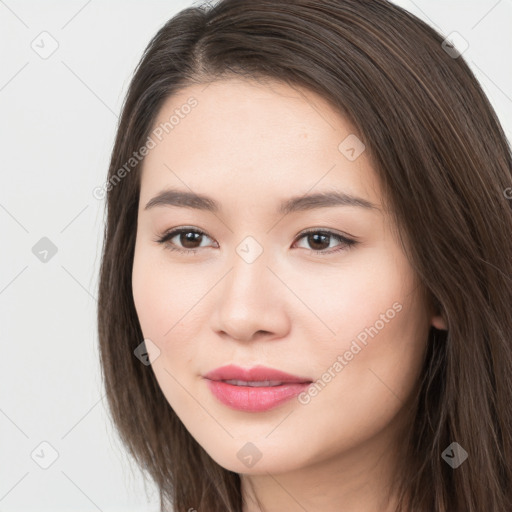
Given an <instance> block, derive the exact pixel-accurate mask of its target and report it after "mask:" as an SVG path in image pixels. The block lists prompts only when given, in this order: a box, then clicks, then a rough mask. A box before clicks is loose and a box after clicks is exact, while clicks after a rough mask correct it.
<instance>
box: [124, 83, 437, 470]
mask: <svg viewBox="0 0 512 512" xmlns="http://www.w3.org/2000/svg"><path fill="white" fill-rule="evenodd" d="M172 116H174V117H172ZM166 123H167V124H166ZM151 137H152V142H150V143H148V148H149V149H148V154H147V156H146V158H145V161H144V166H143V172H142V176H141V189H140V203H139V212H138V224H137V240H136V247H135V259H134V265H133V296H134V301H135V306H136V310H137V314H138V318H139V321H140V325H141V328H142V332H143V334H144V338H145V339H146V340H150V341H146V347H147V349H148V353H149V358H150V360H151V361H152V363H151V364H152V369H153V371H154V374H155V376H156V379H157V381H158V383H159V385H160V387H161V389H162V391H163V393H164V395H165V397H166V398H167V400H168V402H169V404H170V405H171V406H172V408H173V409H174V411H175V412H176V414H177V415H178V416H179V418H180V419H181V421H182V422H183V424H184V425H185V427H186V428H187V429H188V431H189V432H190V434H191V435H192V436H193V437H194V438H195V439H196V440H197V442H198V443H199V444H200V445H202V446H203V447H204V449H205V450H206V451H207V452H208V453H209V454H210V456H211V457H212V458H213V459H214V460H215V461H216V462H217V463H219V464H220V465H221V466H223V467H225V468H227V469H229V470H231V471H235V472H237V473H246V474H251V473H252V474H258V473H263V472H272V473H278V472H284V471H292V470H296V469H299V468H303V467H306V466H309V465H312V464H317V463H321V462H322V461H325V460H328V459H329V460H332V459H333V457H334V458H336V457H342V456H343V454H346V453H349V450H350V451H351V452H353V449H354V448H358V447H361V448H363V447H364V446H365V445H367V444H368V443H369V442H370V440H371V442H374V441H375V440H376V439H379V438H382V439H384V433H386V432H388V433H389V431H390V429H392V427H393V425H395V424H396V420H397V418H399V417H400V412H402V411H403V410H404V407H405V405H404V404H405V403H406V401H407V399H408V397H410V395H411V393H412V391H413V387H414V386H415V384H416V382H417V379H418V376H419V372H420V368H421V364H422V357H423V354H424V350H425V345H426V340H427V335H428V329H429V325H430V324H432V323H434V324H435V323H436V322H437V325H439V319H437V318H436V317H433V316H432V314H431V313H430V312H429V310H428V308H427V306H426V304H425V302H424V299H423V298H422V297H423V296H422V295H421V287H420V286H419V283H418V281H417V280H416V276H415V274H414V273H413V271H412V268H411V266H410V264H409V262H408V261H407V259H406V258H405V256H404V253H403V252H402V249H401V247H400V244H399V243H398V242H397V240H395V238H394V237H393V234H392V228H393V226H392V224H391V218H390V216H389V215H388V214H387V213H386V212H385V211H384V209H383V203H382V201H383V198H382V197H381V189H380V186H379V183H378V180H377V175H376V173H375V171H374V169H373V168H372V166H371V164H370V161H369V158H368V156H367V153H366V152H365V151H364V146H363V145H362V142H361V141H360V140H359V139H358V138H357V136H356V135H355V134H354V131H353V128H352V127H351V126H350V125H349V124H348V123H347V122H346V121H345V120H344V119H343V118H341V117H340V116H339V115H338V114H336V113H335V112H334V111H333V110H332V109H331V108H330V107H329V105H328V104H327V103H326V102H325V101H324V100H323V99H322V98H320V97H319V96H317V95H315V94H313V93H311V92H308V91H305V90H303V89H299V88H292V87H289V86H287V85H284V84H278V83H272V85H267V86H263V85H261V84H260V83H253V82H249V81H244V80H236V79H233V80H224V81H219V82H214V83H211V84H209V85H207V86H205V85H194V86H190V87H188V88H186V89H184V90H182V91H181V92H180V93H179V94H176V95H174V96H172V97H170V98H169V99H168V100H167V102H166V103H165V104H164V106H163V108H162V109H161V111H160V114H159V116H158V119H157V121H156V123H155V125H154V130H153V133H152V135H151ZM165 190H173V191H175V192H180V193H182V194H190V195H194V194H197V195H200V196H207V197H208V198H210V200H209V201H208V200H207V201H202V200H201V201H200V200H199V199H193V198H185V196H181V200H180V197H179V196H177V195H176V194H174V195H172V194H169V195H168V197H167V202H166V200H165V198H164V199H163V200H162V201H153V205H152V206H151V205H150V206H148V207H147V205H148V203H149V202H150V201H151V200H152V199H153V198H155V197H156V196H158V195H159V194H161V193H162V192H163V191H165ZM322 193H324V194H334V193H336V194H339V196H338V199H335V198H334V196H325V197H324V200H322V198H321V197H320V196H316V195H317V194H322ZM343 194H345V195H346V197H345V200H344V201H343V200H342V198H343ZM309 196H312V197H311V198H310V199H308V197H309ZM348 196H353V197H357V198H359V199H358V201H356V200H348V199H347V197H348ZM340 198H341V199H340ZM213 204H215V205H216V207H217V208H216V209H214V208H213V207H212V205H213ZM371 205H373V207H372V206H371ZM286 206H287V208H283V207H286ZM178 228H184V233H182V234H181V235H180V234H179V233H175V234H172V233H171V236H169V237H168V238H167V241H166V242H165V243H159V242H157V241H156V240H157V239H159V238H162V237H163V236H164V235H165V234H166V233H168V232H170V231H171V230H175V229H178ZM306 231H311V233H305V232H306ZM187 233H188V234H187ZM337 236H341V237H343V238H337ZM345 239H348V240H349V241H354V243H352V242H347V241H346V240H345ZM172 249H175V250H172ZM180 249H181V250H187V249H188V250H189V251H190V250H194V249H195V252H188V253H184V252H179V250H180ZM140 341H142V340H140ZM141 364H142V363H141ZM231 364H232V365H237V366H239V367H242V368H245V369H247V368H252V367H254V366H265V367H270V368H272V369H276V370H281V371H283V372H286V373H288V374H292V375H294V376H298V377H301V378H302V380H303V381H304V380H305V381H309V382H312V384H309V387H308V384H302V385H301V384H299V385H297V384H295V385H290V384H287V385H286V384H283V385H281V386H279V387H275V388H274V387H272V389H269V388H271V386H268V385H267V386H264V388H265V389H263V388H260V389H257V388H254V387H250V388H248V387H247V386H236V385H232V384H226V383H219V382H217V384H216V388H217V389H219V390H220V391H219V393H225V394H224V395H223V396H224V399H223V400H221V399H219V398H218V397H217V396H216V395H215V394H214V393H213V392H212V390H211V388H212V387H213V386H212V381H211V380H209V379H206V378H205V375H206V374H207V373H209V372H211V371H212V370H214V369H216V368H218V367H221V366H225V365H231ZM256 380H257V379H256ZM277 380H279V379H277ZM267 384H268V383H267ZM288 392H291V396H289V395H288V394H287V393H288ZM299 392H300V394H298V395H296V396H294V393H295V394H296V393H299ZM280 393H282V394H283V395H285V396H288V399H286V400H284V401H281V402H279V401H276V399H275V396H276V395H278V396H282V395H281V394H280ZM219 396H220V395H219Z"/></svg>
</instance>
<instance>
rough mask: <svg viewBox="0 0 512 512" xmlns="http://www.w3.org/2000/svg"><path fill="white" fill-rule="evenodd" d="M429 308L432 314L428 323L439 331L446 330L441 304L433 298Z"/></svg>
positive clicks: (446, 324) (446, 325)
mask: <svg viewBox="0 0 512 512" xmlns="http://www.w3.org/2000/svg"><path fill="white" fill-rule="evenodd" d="M431 304H432V309H431V314H432V316H431V317H430V323H431V324H432V325H433V326H434V327H435V328H436V329H439V330H440V331H447V330H448V323H447V322H446V318H445V315H444V313H443V308H442V307H441V304H440V303H439V301H438V300H437V299H436V298H434V299H433V302H431Z"/></svg>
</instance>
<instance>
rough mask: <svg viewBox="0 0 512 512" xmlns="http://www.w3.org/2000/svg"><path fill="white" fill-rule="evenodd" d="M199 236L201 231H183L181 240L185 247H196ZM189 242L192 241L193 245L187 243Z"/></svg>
mask: <svg viewBox="0 0 512 512" xmlns="http://www.w3.org/2000/svg"><path fill="white" fill-rule="evenodd" d="M198 238H201V234H200V233H193V232H192V231H189V232H187V233H182V234H181V240H180V242H181V244H182V245H183V247H185V248H187V249H195V247H194V243H195V242H197V239H198ZM189 243H191V244H192V246H189V245H187V244H189Z"/></svg>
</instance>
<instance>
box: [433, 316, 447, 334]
mask: <svg viewBox="0 0 512 512" xmlns="http://www.w3.org/2000/svg"><path fill="white" fill-rule="evenodd" d="M431 323H432V325H433V326H434V327H435V328H436V329H439V330H440V331H447V330H448V325H447V323H446V319H445V318H444V316H443V315H434V316H433V317H432V319H431Z"/></svg>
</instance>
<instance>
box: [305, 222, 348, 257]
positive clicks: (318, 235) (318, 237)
mask: <svg viewBox="0 0 512 512" xmlns="http://www.w3.org/2000/svg"><path fill="white" fill-rule="evenodd" d="M303 238H304V239H305V240H306V242H307V243H308V244H310V246H311V247H313V249H311V250H310V252H312V253H314V254H318V255H320V256H324V255H327V254H332V253H335V252H339V251H344V250H346V249H349V248H350V247H352V246H354V245H356V244H357V243H358V242H357V241H356V240H354V239H352V238H348V237H346V236H343V235H340V234H339V233H335V232H333V231H328V230H320V229H309V230H307V231H305V232H303V233H301V235H300V236H299V237H298V239H297V240H302V239H303ZM333 239H334V240H337V241H338V242H339V243H340V245H339V246H338V247H336V248H334V249H332V250H330V251H326V250H325V249H326V248H329V246H331V243H330V242H331V241H332V240H333ZM317 249H318V250H317Z"/></svg>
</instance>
